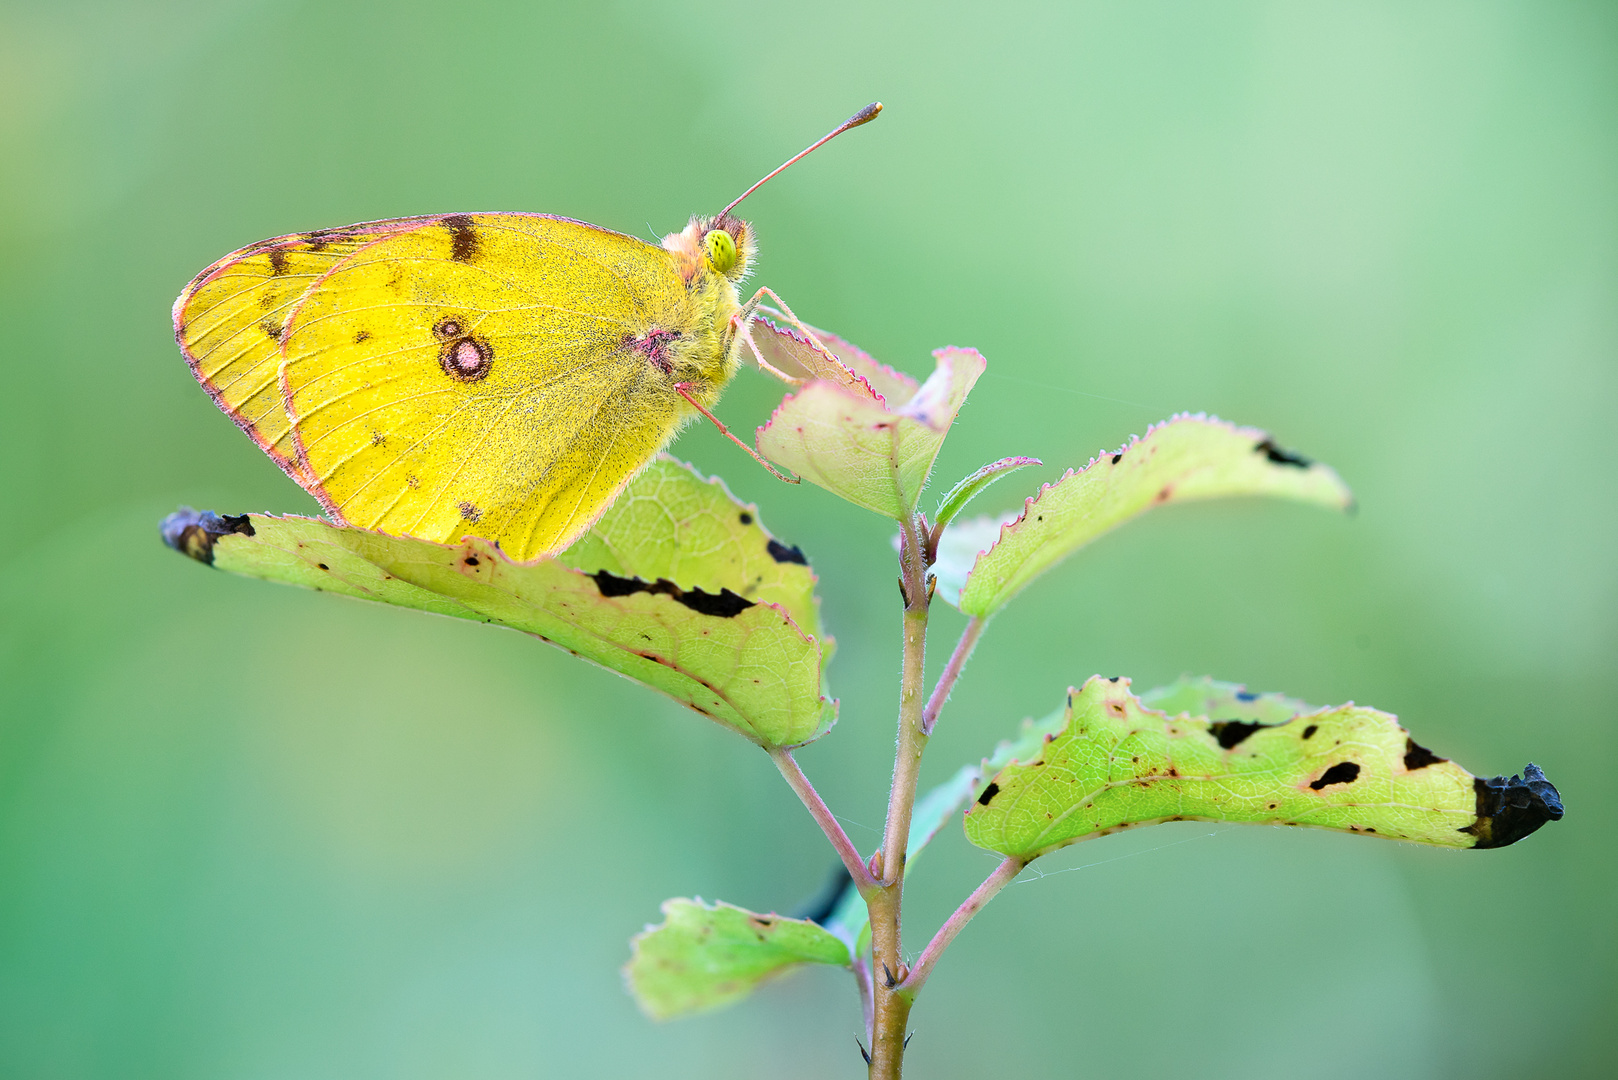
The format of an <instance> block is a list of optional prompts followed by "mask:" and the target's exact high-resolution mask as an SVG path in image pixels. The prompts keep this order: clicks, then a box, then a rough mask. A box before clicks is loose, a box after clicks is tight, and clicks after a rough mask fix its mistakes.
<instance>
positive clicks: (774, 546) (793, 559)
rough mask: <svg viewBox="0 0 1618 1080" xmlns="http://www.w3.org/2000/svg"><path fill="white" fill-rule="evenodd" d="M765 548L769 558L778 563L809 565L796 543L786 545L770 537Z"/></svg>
mask: <svg viewBox="0 0 1618 1080" xmlns="http://www.w3.org/2000/svg"><path fill="white" fill-rule="evenodd" d="M743 524H744V525H745V524H746V522H743ZM765 550H766V551H768V552H769V553H770V558H772V559H774V560H775V561H776V562H778V563H797V564H798V565H799V566H808V565H809V560H808V559H806V558H804V557H803V552H802V551H801V550H799V548H798V545H796V544H793V545H792V546H791V547H787V546H786V545H785V544H783V543H781V541H779V540H776V539H774V538H771V540H770V542H769V544H768V545H767V546H766V547H765Z"/></svg>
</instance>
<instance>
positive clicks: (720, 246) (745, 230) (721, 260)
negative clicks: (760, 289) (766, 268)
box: [663, 214, 758, 282]
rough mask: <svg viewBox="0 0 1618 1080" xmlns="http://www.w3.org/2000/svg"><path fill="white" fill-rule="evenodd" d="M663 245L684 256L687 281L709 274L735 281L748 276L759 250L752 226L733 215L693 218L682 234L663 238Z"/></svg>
mask: <svg viewBox="0 0 1618 1080" xmlns="http://www.w3.org/2000/svg"><path fill="white" fill-rule="evenodd" d="M663 246H664V247H665V248H667V249H668V250H669V251H672V252H674V253H675V254H676V255H679V256H681V257H682V262H683V263H684V264H685V276H686V278H687V279H688V280H689V279H690V278H692V277H694V276H696V275H697V274H698V273H699V272H702V271H707V272H708V273H713V274H718V275H720V276H721V277H725V278H728V279H729V280H731V281H732V282H737V281H741V280H742V279H743V278H745V277H746V276H747V273H748V271H749V270H750V269H752V266H753V257H754V255H755V253H756V252H757V250H758V247H757V243H756V242H755V241H754V239H753V226H752V225H750V224H748V223H747V222H745V221H743V220H742V219H741V218H739V217H735V216H734V215H731V214H721V215H720V216H719V217H694V218H692V219H691V223H690V224H689V225H687V226H686V227H685V228H684V229H682V230H681V231H680V232H677V233H670V234H669V235H668V236H666V237H664V238H663Z"/></svg>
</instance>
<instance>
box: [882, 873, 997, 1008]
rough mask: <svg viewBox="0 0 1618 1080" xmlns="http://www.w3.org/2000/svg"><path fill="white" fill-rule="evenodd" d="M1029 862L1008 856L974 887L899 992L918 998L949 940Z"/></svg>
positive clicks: (942, 928)
mask: <svg viewBox="0 0 1618 1080" xmlns="http://www.w3.org/2000/svg"><path fill="white" fill-rule="evenodd" d="M1027 865H1028V863H1027V861H1026V860H1024V859H1019V858H1016V857H1015V856H1007V857H1006V859H1005V860H1004V861H1003V862H1001V864H1000V865H999V866H997V867H995V869H994V873H992V874H990V875H989V876H988V877H987V878H985V879H984V881H983V884H982V885H979V886H978V887H977V888H976V889H973V890H972V895H971V896H968V897H967V898H966V900H965V901H963V902H962V904H961V906H960V907H958V908H956V909H955V914H953V915H951V916H950V917H949V919H948V920H946V921H945V923H944V925H943V926H940V927H939V928H938V933H936V934H934V935H933V940H931V941H929V942H928V943H927V947H926V948H925V949H923V950H922V951H921V955H920V956H918V957H917V958H916V966H915V967H913V968H911V969H910V976H909V977H908V978H907V979H905V981H904V984H903V985H902V986H900V987H898V989H897V993H899V994H900V995H902V996H904V997H908V998H911V999H914V998H915V996H916V994H917V992H918V991H920V990H921V987H922V984H923V983H925V982H926V981H927V976H928V975H931V974H932V971H933V965H934V964H936V963H938V957H939V956H940V955H941V954H942V953H943V951H944V950H945V949H947V948H949V943H950V942H952V941H954V940H955V935H957V934H959V933H960V932H961V931H962V930H963V929H965V927H966V924H967V923H969V922H971V921H972V916H974V915H976V914H977V913H978V912H979V911H981V910H983V905H985V904H987V903H988V902H989V901H990V900H992V899H994V894H995V893H997V892H999V891H1000V890H1001V889H1003V888H1005V887H1006V886H1007V885H1009V884H1011V880H1012V879H1013V878H1015V877H1016V876H1017V875H1018V874H1020V873H1022V869H1023V867H1025V866H1027Z"/></svg>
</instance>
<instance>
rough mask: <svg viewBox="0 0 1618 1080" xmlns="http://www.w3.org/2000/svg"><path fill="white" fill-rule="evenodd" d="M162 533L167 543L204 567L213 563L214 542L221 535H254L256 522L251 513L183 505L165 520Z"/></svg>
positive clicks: (161, 529) (160, 533)
mask: <svg viewBox="0 0 1618 1080" xmlns="http://www.w3.org/2000/svg"><path fill="white" fill-rule="evenodd" d="M158 533H159V535H161V536H162V538H163V543H165V544H167V545H168V546H169V547H171V548H173V549H174V550H175V551H178V552H179V553H180V554H181V555H184V556H186V557H187V558H191V559H195V560H196V561H197V562H199V563H202V564H203V565H204V566H212V565H213V547H214V543H215V542H216V541H217V540H218V539H219V538H220V537H222V536H229V535H231V534H233V533H235V534H239V535H242V536H252V535H253V522H252V521H251V520H250V518H249V515H247V514H239V515H237V516H235V517H232V516H230V515H228V514H225V515H220V514H216V513H214V512H213V511H212V510H195V509H192V508H191V507H189V506H182V507H180V508H179V509H178V510H176V511H174V513H172V514H170V515H169V516H168V517H166V518H164V519H163V521H162V524H160V525H159V526H158Z"/></svg>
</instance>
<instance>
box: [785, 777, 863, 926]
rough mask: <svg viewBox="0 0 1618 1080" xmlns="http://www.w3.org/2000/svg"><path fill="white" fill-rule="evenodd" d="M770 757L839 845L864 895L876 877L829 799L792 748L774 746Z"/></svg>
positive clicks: (840, 852)
mask: <svg viewBox="0 0 1618 1080" xmlns="http://www.w3.org/2000/svg"><path fill="white" fill-rule="evenodd" d="M770 758H771V760H773V761H774V762H775V767H776V768H777V769H780V770H781V775H782V776H783V777H785V778H786V782H787V783H788V784H789V785H791V787H792V790H793V791H796V792H797V793H798V798H799V799H802V800H803V805H804V806H806V807H808V809H809V814H810V816H811V817H813V818H814V819H815V824H817V825H819V826H820V831H821V832H823V833H825V834H826V839H827V840H830V841H831V846H832V847H833V848H836V849H837V857H838V858H840V859H842V860H843V866H844V867H845V868H846V869H847V870H848V874H849V876H850V877H852V878H853V879H854V887H855V888H857V889H859V891H860V893H861V895H863V894H864V893H865V892H866V891H868V890H869V889H871V888H873V887H875V885H876V879H875V878H873V877H871V872H870V871H869V870H868V869H866V867H865V860H864V859H862V858H860V853H859V851H858V850H856V849H855V847H854V844H853V842H852V841H851V840H849V838H848V834H847V833H846V832H844V831H843V827H842V825H840V824H839V823H838V821H837V818H836V817H834V816H833V815H832V812H831V808H830V807H828V806H827V805H826V800H824V799H822V798H821V797H820V792H818V791H816V790H815V785H813V784H811V783H810V782H809V778H808V777H807V776H805V775H804V774H803V768H802V767H801V766H799V764H798V761H797V759H796V758H794V757H793V756H792V751H791V750H783V749H775V750H771V751H770Z"/></svg>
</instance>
